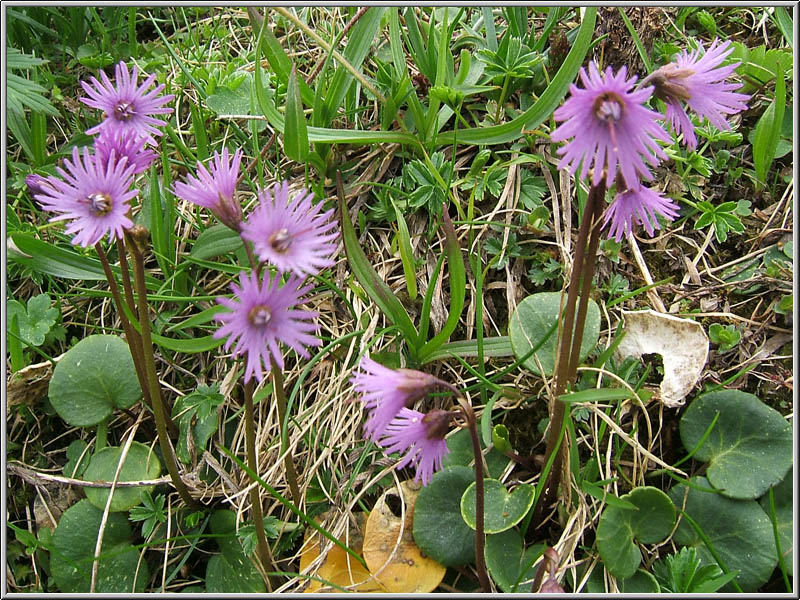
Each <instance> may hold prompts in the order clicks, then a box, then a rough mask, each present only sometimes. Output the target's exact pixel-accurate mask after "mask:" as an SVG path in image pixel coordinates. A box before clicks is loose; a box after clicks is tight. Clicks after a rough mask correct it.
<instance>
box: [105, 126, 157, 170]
mask: <svg viewBox="0 0 800 600" xmlns="http://www.w3.org/2000/svg"><path fill="white" fill-rule="evenodd" d="M94 152H95V154H96V155H97V156H98V158H99V159H100V162H101V164H103V165H106V164H108V161H109V158H110V157H111V153H112V152H113V153H114V155H115V156H117V157H123V156H124V157H125V158H127V159H128V164H129V165H131V166H132V167H133V174H134V175H138V174H139V173H143V172H144V171H146V170H147V168H148V167H149V166H150V164H151V163H152V162H153V161H154V160H155V158H156V153H155V152H154V151H153V150H151V149H149V148H147V140H146V139H145V138H143V137H140V136H139V135H138V134H137V133H136V132H135V131H133V130H123V129H108V128H106V129H101V130H100V134H99V135H98V136H97V137H96V138H95V140H94Z"/></svg>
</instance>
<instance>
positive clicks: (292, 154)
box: [283, 65, 308, 162]
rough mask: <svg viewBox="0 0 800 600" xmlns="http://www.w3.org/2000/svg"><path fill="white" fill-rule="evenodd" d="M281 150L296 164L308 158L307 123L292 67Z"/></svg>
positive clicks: (295, 74)
mask: <svg viewBox="0 0 800 600" xmlns="http://www.w3.org/2000/svg"><path fill="white" fill-rule="evenodd" d="M283 149H284V151H285V152H286V156H288V157H289V158H291V159H292V160H294V161H296V162H304V161H305V159H306V157H307V156H308V123H307V122H306V116H305V115H304V114H303V101H302V100H301V98H300V88H299V87H298V84H297V68H296V67H295V66H294V65H292V72H291V74H290V75H289V84H288V88H287V91H286V128H285V130H284V133H283Z"/></svg>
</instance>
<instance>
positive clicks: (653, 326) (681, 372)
mask: <svg viewBox="0 0 800 600" xmlns="http://www.w3.org/2000/svg"><path fill="white" fill-rule="evenodd" d="M622 316H623V318H624V319H625V337H624V338H623V340H622V343H620V345H619V347H618V348H617V351H616V355H617V357H618V358H619V359H620V360H624V359H625V358H626V357H628V356H633V357H635V358H640V357H641V356H642V355H643V354H660V355H661V358H662V360H663V364H664V379H663V380H662V381H661V386H660V390H661V394H660V396H661V397H660V400H661V402H663V403H664V405H665V406H668V407H670V408H675V407H677V406H681V405H682V404H683V403H684V399H685V398H686V396H687V395H688V394H689V392H690V391H692V388H693V387H694V386H695V384H696V383H697V381H698V380H699V379H700V376H701V375H702V373H703V368H704V367H705V365H706V361H707V360H708V336H707V335H706V332H705V331H704V330H703V326H702V325H700V323H697V322H696V321H692V320H689V319H681V318H679V317H675V316H673V315H669V314H665V313H659V312H656V311H654V310H649V309H648V310H643V311H631V312H628V311H624V310H623V311H622Z"/></svg>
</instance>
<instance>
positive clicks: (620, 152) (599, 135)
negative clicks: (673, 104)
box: [550, 63, 670, 186]
mask: <svg viewBox="0 0 800 600" xmlns="http://www.w3.org/2000/svg"><path fill="white" fill-rule="evenodd" d="M580 75H581V80H582V81H583V85H584V89H579V88H578V87H577V86H576V85H574V84H573V85H571V86H570V98H569V99H568V100H567V101H566V102H564V105H563V106H561V107H560V108H558V109H557V110H556V111H555V113H553V116H554V117H555V119H556V120H557V121H564V123H563V124H561V125H560V126H559V127H558V128H557V129H556V130H555V131H553V133H551V134H550V139H551V140H553V141H554V142H561V141H564V140H567V139H569V138H572V140H571V141H569V142H568V143H567V144H565V145H564V146H562V147H561V148H559V149H558V153H559V154H561V155H563V156H562V158H561V162H559V164H558V166H559V168H566V169H568V170H569V172H570V173H572V174H574V173H575V171H576V170H577V168H578V165H579V164H581V165H582V166H581V177H586V175H587V173H588V172H589V168H590V166H591V167H592V168H593V169H594V174H593V177H592V183H593V185H597V184H598V183H600V180H601V179H602V178H603V170H604V169H605V171H606V184H607V185H608V186H611V183H612V182H613V181H614V180H615V179H616V175H617V166H619V169H620V172H621V173H622V177H623V178H624V179H625V181H626V183H627V184H628V185H629V186H632V185H634V183H635V182H637V181H638V178H639V176H641V177H644V178H646V179H652V175H651V174H650V171H649V169H648V167H647V165H648V164H649V165H651V166H654V165H656V164H658V162H659V158H658V157H660V158H666V154H664V151H663V150H662V149H661V147H660V146H659V145H658V143H657V142H656V140H663V141H665V142H668V141H669V140H670V138H669V136H668V135H667V132H666V131H664V130H663V129H662V128H661V126H660V125H659V124H658V123H657V121H658V119H660V118H661V114H660V113H657V112H655V111H652V110H650V109H649V108H646V107H645V106H644V103H645V102H646V101H647V100H648V99H649V98H650V94H651V93H652V91H653V88H652V87H646V88H644V89H640V90H636V91H631V89H632V88H633V84H634V83H635V82H636V77H632V78H631V79H626V78H625V67H623V68H622V69H620V70H619V72H618V73H617V74H616V75H614V73H613V72H612V70H611V67H609V68H607V69H606V71H605V74H603V75H601V74H600V72H599V71H598V70H597V67H596V66H595V64H594V63H591V64H590V65H589V75H588V76H587V74H586V70H585V69H583V68H582V69H581V73H580Z"/></svg>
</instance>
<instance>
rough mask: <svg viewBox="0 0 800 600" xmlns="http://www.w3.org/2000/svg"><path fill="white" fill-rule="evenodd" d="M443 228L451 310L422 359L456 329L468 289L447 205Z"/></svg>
mask: <svg viewBox="0 0 800 600" xmlns="http://www.w3.org/2000/svg"><path fill="white" fill-rule="evenodd" d="M442 228H443V229H444V235H445V238H446V243H447V268H448V270H449V272H450V311H449V313H448V315H447V321H446V322H445V324H444V326H443V327H442V330H441V331H440V332H439V333H438V334H436V335H435V336H434V338H433V339H432V340H430V341H429V342H428V343H427V344H425V345H424V346H423V347H422V350H421V351H420V360H425V358H426V357H427V356H429V355H430V354H432V353H433V352H434V351H435V350H436V349H437V348H439V347H440V346H441V345H442V344H444V343H445V342H446V341H447V340H448V339H449V338H450V335H451V334H452V333H453V331H455V329H456V327H457V326H458V321H459V319H460V318H461V311H462V310H463V308H464V296H465V294H466V291H467V290H466V287H467V277H466V271H465V268H464V258H463V256H462V255H461V247H460V246H459V244H458V237H457V236H456V230H455V228H454V227H453V222H452V221H451V220H450V215H448V214H447V207H444V208H443V209H442Z"/></svg>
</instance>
